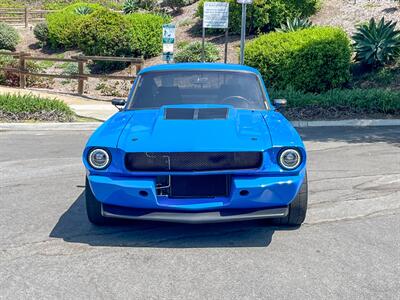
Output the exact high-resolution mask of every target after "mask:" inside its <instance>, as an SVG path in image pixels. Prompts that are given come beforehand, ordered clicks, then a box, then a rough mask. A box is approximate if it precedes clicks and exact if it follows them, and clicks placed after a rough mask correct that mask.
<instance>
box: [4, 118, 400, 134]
mask: <svg viewBox="0 0 400 300" xmlns="http://www.w3.org/2000/svg"><path fill="white" fill-rule="evenodd" d="M101 124H102V123H101V122H73V123H72V122H71V123H0V130H2V131H4V130H7V131H24V130H26V131H29V130H30V131H34V130H39V131H40V130H95V129H96V128H97V127H99V126H100V125H101ZM292 124H293V126H294V127H296V128H306V127H344V126H348V127H367V126H400V119H376V120H373V119H360V120H356V119H353V120H339V121H292Z"/></svg>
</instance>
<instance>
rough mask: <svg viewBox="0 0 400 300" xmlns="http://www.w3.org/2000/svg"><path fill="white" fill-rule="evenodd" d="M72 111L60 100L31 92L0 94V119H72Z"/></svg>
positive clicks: (62, 120) (64, 120)
mask: <svg viewBox="0 0 400 300" xmlns="http://www.w3.org/2000/svg"><path fill="white" fill-rule="evenodd" d="M74 116H75V114H74V112H73V111H72V110H71V109H70V108H69V107H68V105H67V104H65V103H64V102H62V101H60V100H56V99H48V98H41V97H38V96H35V95H32V94H28V95H19V94H0V119H1V120H6V121H23V120H37V121H42V120H43V121H60V122H66V121H73V120H74Z"/></svg>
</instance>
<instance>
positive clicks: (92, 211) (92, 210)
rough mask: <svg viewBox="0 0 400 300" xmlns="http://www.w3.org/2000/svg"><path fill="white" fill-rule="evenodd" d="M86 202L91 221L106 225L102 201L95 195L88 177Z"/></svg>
mask: <svg viewBox="0 0 400 300" xmlns="http://www.w3.org/2000/svg"><path fill="white" fill-rule="evenodd" d="M85 202H86V214H87V216H88V219H89V221H90V223H92V224H94V225H99V226H101V225H105V224H106V223H107V219H106V218H105V217H103V216H102V214H101V203H100V202H99V201H98V200H97V199H96V197H95V196H94V194H93V192H92V189H91V188H90V185H89V181H88V179H87V178H86V184H85Z"/></svg>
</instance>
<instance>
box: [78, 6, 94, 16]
mask: <svg viewBox="0 0 400 300" xmlns="http://www.w3.org/2000/svg"><path fill="white" fill-rule="evenodd" d="M92 12H93V9H91V8H90V7H88V6H78V7H77V8H75V13H76V14H78V15H88V14H91V13H92Z"/></svg>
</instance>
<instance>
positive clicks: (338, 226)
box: [0, 127, 400, 299]
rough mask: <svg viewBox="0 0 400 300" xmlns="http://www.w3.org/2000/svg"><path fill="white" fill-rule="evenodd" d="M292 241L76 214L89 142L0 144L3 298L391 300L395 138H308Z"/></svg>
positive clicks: (346, 134) (82, 136)
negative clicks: (302, 211) (301, 210)
mask: <svg viewBox="0 0 400 300" xmlns="http://www.w3.org/2000/svg"><path fill="white" fill-rule="evenodd" d="M301 134H302V136H303V138H304V140H305V143H306V147H307V149H308V158H309V161H308V175H309V181H310V184H309V185H310V203H309V213H308V216H307V219H306V224H304V225H303V226H302V227H301V228H299V229H288V228H280V227H273V226H270V225H266V224H265V222H243V223H227V224H208V225H184V224H164V223H133V222H126V223H118V224H116V225H114V226H109V227H104V228H96V227H93V226H91V225H90V224H89V223H88V221H87V219H86V216H85V212H84V196H83V194H82V192H83V183H84V169H83V166H82V163H81V157H80V155H81V151H82V148H83V145H84V143H85V141H86V139H87V138H88V136H89V135H90V132H89V131H65V132H64V131H41V132H40V131H37V132H34V131H33V132H32V131H29V132H23V131H22V132H15V131H14V132H8V131H3V132H0V298H4V299H21V298H22V299H26V298H29V299H30V298H41V299H46V298H49V299H50V298H52V299H54V298H56V299H64V298H68V299H71V298H72V299H75V298H80V299H86V298H96V299H102V298H115V299H128V298H129V299H148V298H154V299H156V298H164V299H172V298H180V299H205V298H206V299H257V298H258V299H268V298H276V299H326V298H330V299H399V297H400V294H399V291H400V230H399V225H400V127H381V128H336V129H335V128H307V129H303V130H301Z"/></svg>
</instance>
